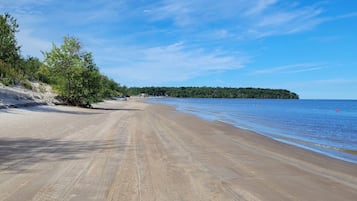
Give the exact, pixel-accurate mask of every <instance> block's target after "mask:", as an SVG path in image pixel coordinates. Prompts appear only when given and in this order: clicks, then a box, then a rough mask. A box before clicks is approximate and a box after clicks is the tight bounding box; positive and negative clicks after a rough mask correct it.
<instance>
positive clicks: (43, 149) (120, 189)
mask: <svg viewBox="0 0 357 201" xmlns="http://www.w3.org/2000/svg"><path fill="white" fill-rule="evenodd" d="M356 198H357V165H356V164H352V163H348V162H343V161H340V160H337V159H332V158H329V157H327V156H323V155H320V154H317V153H313V152H310V151H307V150H303V149H300V148H297V147H294V146H291V145H287V144H282V143H279V142H276V141H274V140H271V139H269V138H266V137H264V136H260V135H257V134H255V133H253V132H250V131H245V130H241V129H237V128H235V127H233V126H230V125H227V124H224V123H220V122H208V121H204V120H200V119H198V118H195V117H193V116H190V115H187V114H183V113H180V112H177V111H175V109H174V108H171V107H168V106H162V105H152V104H147V103H143V102H141V101H134V100H129V101H108V102H104V103H100V104H97V105H95V109H82V108H75V107H62V106H36V107H27V108H22V109H3V110H0V201H22V200H23V201H29V200H33V201H47V200H48V201H52V200H58V201H66V200H83V201H87V200H123V201H124V200H125V201H130V200H136V201H138V200H139V201H151V200H157V201H175V200H192V201H198V200H202V201H207V200H222V201H225V200H272V201H276V200H284V201H285V200H324V201H326V200H331V201H336V200H356Z"/></svg>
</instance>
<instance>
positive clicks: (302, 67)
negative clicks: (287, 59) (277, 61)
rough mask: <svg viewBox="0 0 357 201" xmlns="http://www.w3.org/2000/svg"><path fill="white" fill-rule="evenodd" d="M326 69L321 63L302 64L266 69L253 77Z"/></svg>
mask: <svg viewBox="0 0 357 201" xmlns="http://www.w3.org/2000/svg"><path fill="white" fill-rule="evenodd" d="M324 68H326V66H325V65H324V64H319V63H301V64H292V65H285V66H277V67H272V68H265V69H263V70H256V71H254V72H252V73H251V75H264V74H284V73H285V74H291V73H302V72H309V71H317V70H321V69H324Z"/></svg>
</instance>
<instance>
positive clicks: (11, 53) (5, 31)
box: [0, 13, 22, 85]
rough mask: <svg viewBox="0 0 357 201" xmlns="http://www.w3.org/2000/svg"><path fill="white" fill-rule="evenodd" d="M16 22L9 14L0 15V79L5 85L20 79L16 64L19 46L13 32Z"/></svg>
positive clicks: (14, 31) (16, 30) (16, 26)
mask: <svg viewBox="0 0 357 201" xmlns="http://www.w3.org/2000/svg"><path fill="white" fill-rule="evenodd" d="M18 27H19V26H18V24H17V22H16V20H15V18H13V17H12V16H11V15H10V14H8V13H5V14H4V15H0V81H1V82H3V83H4V84H5V85H11V84H15V83H16V81H17V80H19V79H21V75H22V73H19V71H20V69H18V68H17V67H18V66H17V64H18V62H19V60H20V55H19V51H20V47H19V46H18V45H17V41H16V37H15V33H16V32H18Z"/></svg>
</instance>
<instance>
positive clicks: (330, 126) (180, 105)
mask: <svg viewBox="0 0 357 201" xmlns="http://www.w3.org/2000/svg"><path fill="white" fill-rule="evenodd" d="M149 101H150V102H154V103H163V104H167V105H172V106H174V107H176V108H177V110H179V111H182V112H186V113H190V114H194V115H197V116H199V117H201V118H204V119H207V120H212V121H222V122H226V123H229V124H232V125H234V126H236V127H239V128H243V129H248V130H253V131H256V132H258V133H260V134H263V135H266V136H269V137H272V138H274V139H276V140H279V141H282V142H285V143H289V144H293V145H296V146H299V147H303V148H306V149H310V150H313V151H316V152H319V153H323V154H326V155H329V156H332V157H335V158H339V159H342V160H346V161H350V162H353V163H357V155H356V154H357V101H354V100H261V99H199V98H150V99H149ZM350 153H354V154H350Z"/></svg>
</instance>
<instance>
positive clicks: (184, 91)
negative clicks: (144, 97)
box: [128, 87, 299, 99]
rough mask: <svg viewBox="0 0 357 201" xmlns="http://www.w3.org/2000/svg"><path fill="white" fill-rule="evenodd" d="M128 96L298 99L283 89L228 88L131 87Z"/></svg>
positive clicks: (295, 95)
mask: <svg viewBox="0 0 357 201" xmlns="http://www.w3.org/2000/svg"><path fill="white" fill-rule="evenodd" d="M128 93H129V95H138V94H142V93H145V94H148V95H150V96H169V97H179V98H188V97H190V98H265V99H299V96H298V95H297V94H296V93H293V92H290V91H288V90H284V89H262V88H229V87H224V88H222V87H142V88H138V87H133V88H129V89H128Z"/></svg>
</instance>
